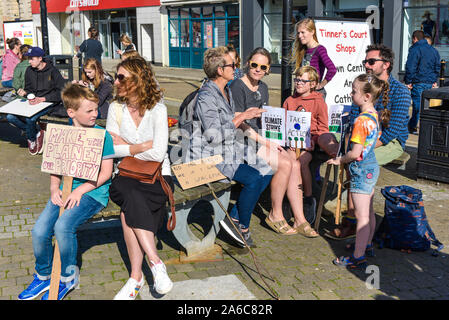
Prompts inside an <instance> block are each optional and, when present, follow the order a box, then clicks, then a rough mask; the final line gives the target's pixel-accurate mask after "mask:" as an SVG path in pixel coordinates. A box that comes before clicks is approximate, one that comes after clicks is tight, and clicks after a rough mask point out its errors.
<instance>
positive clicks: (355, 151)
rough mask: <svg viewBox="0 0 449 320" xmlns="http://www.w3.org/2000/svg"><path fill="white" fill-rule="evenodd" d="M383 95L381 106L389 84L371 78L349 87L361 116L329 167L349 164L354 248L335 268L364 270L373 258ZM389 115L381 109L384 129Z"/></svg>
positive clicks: (336, 261) (355, 81) (374, 77)
mask: <svg viewBox="0 0 449 320" xmlns="http://www.w3.org/2000/svg"><path fill="white" fill-rule="evenodd" d="M382 92H384V95H383V97H384V98H383V101H382V102H383V105H384V106H386V105H387V104H388V94H387V92H388V83H387V82H385V81H382V80H380V79H379V78H377V77H376V76H374V75H368V74H361V75H359V76H358V77H357V78H356V79H355V80H354V82H353V84H352V92H351V95H352V99H353V102H354V104H356V105H358V106H359V107H360V114H359V116H358V117H357V118H356V120H355V122H354V126H353V128H352V134H351V138H350V142H351V150H350V151H349V152H348V153H346V154H345V155H344V156H342V157H337V158H335V159H331V160H329V161H328V162H327V163H329V164H335V165H340V164H345V163H349V172H350V176H351V182H350V190H349V192H350V193H351V195H352V199H353V201H354V212H355V216H356V218H357V229H356V240H355V245H354V244H352V245H349V246H348V247H347V249H350V250H352V249H354V253H353V254H352V255H351V256H346V257H345V256H342V257H340V258H337V259H335V260H333V263H334V264H335V265H337V266H344V267H347V268H363V269H364V268H366V258H365V254H366V256H374V248H373V244H372V240H373V236H374V231H375V228H376V217H375V214H374V209H373V196H374V187H375V185H376V182H377V179H378V177H379V165H378V163H377V160H376V156H375V154H374V148H375V147H376V142H377V139H378V137H379V135H380V128H379V121H378V114H377V111H376V109H375V108H374V103H375V102H376V101H377V100H378V99H379V97H380V95H381V93H382ZM390 114H391V111H390V110H388V109H384V110H383V111H382V112H380V119H381V122H382V125H383V126H384V127H387V126H388V122H389V120H390Z"/></svg>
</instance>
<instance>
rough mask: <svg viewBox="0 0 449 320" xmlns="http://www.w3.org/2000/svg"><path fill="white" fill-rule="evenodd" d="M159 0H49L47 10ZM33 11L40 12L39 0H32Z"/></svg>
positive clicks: (147, 3) (136, 4) (129, 5)
mask: <svg viewBox="0 0 449 320" xmlns="http://www.w3.org/2000/svg"><path fill="white" fill-rule="evenodd" d="M159 5H160V1H159V0H47V12H48V13H56V12H70V11H77V10H79V11H86V10H107V9H120V8H135V7H151V6H159ZM31 12H32V13H33V14H38V13H40V3H39V1H35V0H33V1H31Z"/></svg>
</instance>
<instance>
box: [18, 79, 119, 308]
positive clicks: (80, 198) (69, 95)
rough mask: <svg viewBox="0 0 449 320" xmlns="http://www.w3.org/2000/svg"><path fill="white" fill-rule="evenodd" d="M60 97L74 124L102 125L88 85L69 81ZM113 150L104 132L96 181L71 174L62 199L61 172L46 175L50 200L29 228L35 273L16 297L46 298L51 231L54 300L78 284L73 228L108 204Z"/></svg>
mask: <svg viewBox="0 0 449 320" xmlns="http://www.w3.org/2000/svg"><path fill="white" fill-rule="evenodd" d="M62 100H63V102H64V106H65V108H66V109H67V114H68V115H69V117H70V118H71V119H72V120H73V125H74V126H75V127H84V128H93V127H95V128H100V129H103V128H101V127H98V126H96V125H95V119H96V118H97V115H98V96H97V95H96V94H95V93H94V92H93V91H91V90H90V89H89V88H86V87H83V86H80V85H78V84H69V85H67V86H66V87H65V88H64V90H63V91H62ZM113 154H114V148H113V142H112V137H111V136H110V135H109V133H108V132H106V134H105V140H104V146H103V154H102V161H101V166H100V172H99V173H98V179H97V181H96V182H95V181H87V180H82V179H77V178H74V179H73V186H72V192H71V193H70V195H69V196H68V197H67V200H66V201H65V202H63V201H62V186H61V176H58V175H51V176H50V193H51V196H50V200H49V201H48V203H47V206H46V207H45V209H44V210H43V211H42V213H41V214H40V216H39V218H38V219H37V221H36V223H35V225H34V227H33V231H32V238H33V251H34V256H35V258H36V264H35V269H36V273H35V274H34V280H33V282H32V283H31V284H30V285H29V286H28V288H26V289H25V290H24V291H23V292H22V293H21V294H20V295H19V297H18V298H19V300H30V299H34V298H36V297H37V296H38V295H39V294H41V293H42V292H45V291H47V292H46V293H45V294H44V295H43V296H42V300H47V299H48V290H49V288H50V277H51V270H52V264H53V245H52V237H53V235H55V237H56V240H57V241H58V246H59V252H60V257H61V282H60V284H59V293H58V300H62V299H63V298H64V296H65V295H66V294H67V293H68V292H69V291H70V290H72V289H73V288H75V287H76V286H77V285H78V283H79V276H78V272H76V271H77V270H78V269H77V266H76V263H77V261H76V257H77V251H78V241H77V237H76V231H77V229H78V227H79V226H80V225H81V224H83V223H84V222H86V221H87V220H88V219H89V218H90V217H92V216H93V215H95V214H96V213H98V212H99V211H101V210H102V209H103V208H104V207H106V206H107V204H108V198H109V186H110V184H111V175H112V167H113V164H112V161H113V160H112V158H110V156H112V155H113ZM60 207H64V208H65V210H64V212H63V214H62V215H61V216H60V217H59V209H60Z"/></svg>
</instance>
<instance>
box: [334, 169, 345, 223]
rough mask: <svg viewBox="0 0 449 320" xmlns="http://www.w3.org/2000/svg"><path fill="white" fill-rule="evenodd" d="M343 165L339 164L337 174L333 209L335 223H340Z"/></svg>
mask: <svg viewBox="0 0 449 320" xmlns="http://www.w3.org/2000/svg"><path fill="white" fill-rule="evenodd" d="M344 168H345V166H344V164H340V168H339V174H338V194H337V208H336V209H335V224H340V211H341V193H342V192H341V188H342V184H343V173H344V170H345V169H344Z"/></svg>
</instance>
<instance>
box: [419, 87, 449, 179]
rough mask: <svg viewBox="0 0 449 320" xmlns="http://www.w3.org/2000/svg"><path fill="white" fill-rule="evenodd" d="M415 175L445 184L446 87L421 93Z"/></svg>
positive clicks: (448, 149)
mask: <svg viewBox="0 0 449 320" xmlns="http://www.w3.org/2000/svg"><path fill="white" fill-rule="evenodd" d="M419 117H420V120H419V121H420V124H419V140H418V157H417V160H416V169H417V176H418V177H420V178H425V179H431V180H435V181H440V182H446V183H449V87H442V88H436V89H430V90H426V91H424V92H423V94H422V99H421V111H420V116H419Z"/></svg>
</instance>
